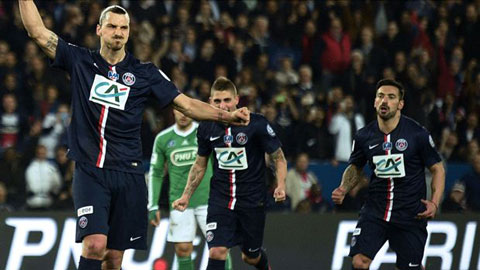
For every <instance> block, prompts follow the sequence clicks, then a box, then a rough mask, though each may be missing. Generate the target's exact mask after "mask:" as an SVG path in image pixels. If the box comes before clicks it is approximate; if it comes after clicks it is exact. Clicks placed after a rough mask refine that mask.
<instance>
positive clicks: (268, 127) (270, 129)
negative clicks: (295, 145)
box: [267, 124, 275, 137]
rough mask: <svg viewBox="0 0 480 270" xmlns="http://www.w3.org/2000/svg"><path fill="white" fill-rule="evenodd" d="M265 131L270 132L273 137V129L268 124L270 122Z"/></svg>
mask: <svg viewBox="0 0 480 270" xmlns="http://www.w3.org/2000/svg"><path fill="white" fill-rule="evenodd" d="M267 132H268V134H270V136H272V137H275V131H273V128H272V127H271V126H270V124H267Z"/></svg>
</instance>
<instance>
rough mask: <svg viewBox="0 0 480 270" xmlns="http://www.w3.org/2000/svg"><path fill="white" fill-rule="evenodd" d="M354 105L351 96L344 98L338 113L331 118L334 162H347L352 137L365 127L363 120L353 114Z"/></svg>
mask: <svg viewBox="0 0 480 270" xmlns="http://www.w3.org/2000/svg"><path fill="white" fill-rule="evenodd" d="M354 109H355V103H354V101H353V97H352V96H346V97H345V98H344V100H343V101H342V102H341V103H340V106H339V109H338V112H337V113H336V114H335V115H334V116H333V118H332V121H331V123H330V126H329V128H328V129H329V131H330V133H331V134H332V135H334V136H335V155H334V158H335V161H341V162H347V161H348V159H349V157H350V153H351V149H352V141H353V135H354V134H355V133H356V132H357V130H359V129H361V128H362V127H364V126H365V120H364V118H363V116H362V115H361V114H359V113H355V111H354Z"/></svg>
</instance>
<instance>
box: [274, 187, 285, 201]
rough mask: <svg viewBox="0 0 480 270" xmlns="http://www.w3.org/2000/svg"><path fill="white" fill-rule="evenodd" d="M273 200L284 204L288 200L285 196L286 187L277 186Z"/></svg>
mask: <svg viewBox="0 0 480 270" xmlns="http://www.w3.org/2000/svg"><path fill="white" fill-rule="evenodd" d="M273 198H275V202H283V201H285V199H286V198H287V196H286V195H285V187H282V186H277V188H276V189H275V191H274V192H273Z"/></svg>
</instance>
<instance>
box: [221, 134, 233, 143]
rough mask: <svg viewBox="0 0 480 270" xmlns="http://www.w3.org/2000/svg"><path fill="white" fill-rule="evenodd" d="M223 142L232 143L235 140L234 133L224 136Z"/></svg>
mask: <svg viewBox="0 0 480 270" xmlns="http://www.w3.org/2000/svg"><path fill="white" fill-rule="evenodd" d="M223 142H224V143H225V144H230V143H232V142H233V136H232V135H225V136H223Z"/></svg>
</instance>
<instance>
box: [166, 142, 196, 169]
mask: <svg viewBox="0 0 480 270" xmlns="http://www.w3.org/2000/svg"><path fill="white" fill-rule="evenodd" d="M196 157H197V147H196V146H193V147H184V148H181V149H177V150H175V151H172V153H171V154H170V161H171V162H172V164H173V165H175V166H179V167H180V166H186V165H192V164H193V163H194V162H195V158H196Z"/></svg>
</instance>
